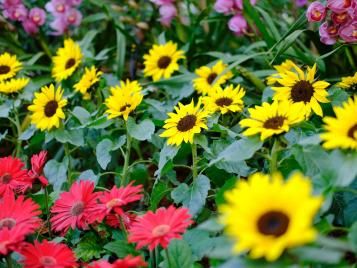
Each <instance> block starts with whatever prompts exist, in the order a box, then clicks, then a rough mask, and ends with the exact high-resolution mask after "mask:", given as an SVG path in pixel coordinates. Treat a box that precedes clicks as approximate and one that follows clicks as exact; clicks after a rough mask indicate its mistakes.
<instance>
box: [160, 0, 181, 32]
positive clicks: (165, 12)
mask: <svg viewBox="0 0 357 268" xmlns="http://www.w3.org/2000/svg"><path fill="white" fill-rule="evenodd" d="M159 12H160V22H161V24H162V25H164V26H167V27H168V26H170V24H171V21H172V20H173V19H174V18H175V17H176V16H177V9H176V6H175V5H173V4H165V5H162V6H161V7H160V9H159Z"/></svg>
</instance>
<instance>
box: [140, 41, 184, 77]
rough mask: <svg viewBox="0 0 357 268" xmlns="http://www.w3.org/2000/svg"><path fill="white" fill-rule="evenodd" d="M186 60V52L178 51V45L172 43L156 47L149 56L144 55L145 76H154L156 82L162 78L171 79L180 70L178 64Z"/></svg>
mask: <svg viewBox="0 0 357 268" xmlns="http://www.w3.org/2000/svg"><path fill="white" fill-rule="evenodd" d="M184 58H185V55H184V52H183V51H182V50H177V44H175V43H173V42H171V41H169V42H168V43H166V44H164V45H154V46H153V48H152V49H150V51H149V54H146V55H144V60H145V61H144V65H145V69H144V75H145V76H152V79H153V80H154V81H158V80H160V79H161V78H162V77H164V78H166V79H167V78H170V77H171V75H172V74H173V73H174V72H175V71H177V70H178V69H179V65H178V64H177V62H178V61H179V60H180V59H184Z"/></svg>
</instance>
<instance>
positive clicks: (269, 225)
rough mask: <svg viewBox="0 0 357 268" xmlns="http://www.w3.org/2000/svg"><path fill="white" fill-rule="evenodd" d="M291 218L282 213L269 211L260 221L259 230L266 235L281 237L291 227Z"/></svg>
mask: <svg viewBox="0 0 357 268" xmlns="http://www.w3.org/2000/svg"><path fill="white" fill-rule="evenodd" d="M289 222H290V219H289V217H288V216H287V215H286V214H284V213H282V212H280V211H269V212H267V213H265V214H263V215H262V216H261V217H260V218H259V219H258V223H257V226H258V230H259V232H260V233H262V234H264V235H273V236H275V237H279V236H281V235H283V234H285V233H286V231H287V230H288V227H289Z"/></svg>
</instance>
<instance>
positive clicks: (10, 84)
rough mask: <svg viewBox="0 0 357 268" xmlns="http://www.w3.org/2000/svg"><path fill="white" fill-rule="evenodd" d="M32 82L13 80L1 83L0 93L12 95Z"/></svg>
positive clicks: (22, 79)
mask: <svg viewBox="0 0 357 268" xmlns="http://www.w3.org/2000/svg"><path fill="white" fill-rule="evenodd" d="M29 82H30V79H28V78H12V79H10V80H7V81H0V93H5V94H11V93H15V92H19V91H20V90H22V89H23V88H24V87H26V86H27V84H28V83H29Z"/></svg>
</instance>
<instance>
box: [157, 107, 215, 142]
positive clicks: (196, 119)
mask: <svg viewBox="0 0 357 268" xmlns="http://www.w3.org/2000/svg"><path fill="white" fill-rule="evenodd" d="M175 111H176V113H168V116H169V118H168V119H166V120H165V125H164V129H165V131H164V132H163V133H161V134H160V137H163V138H168V139H167V144H169V145H176V146H178V145H180V144H181V143H182V142H189V143H193V138H194V135H195V134H198V133H200V132H201V129H202V128H204V129H207V125H206V118H207V116H208V112H207V111H204V110H203V109H202V108H201V102H200V101H199V102H198V103H197V105H196V106H195V104H194V102H193V100H192V101H191V103H190V104H187V105H183V104H182V103H180V102H179V104H178V106H176V107H175Z"/></svg>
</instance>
